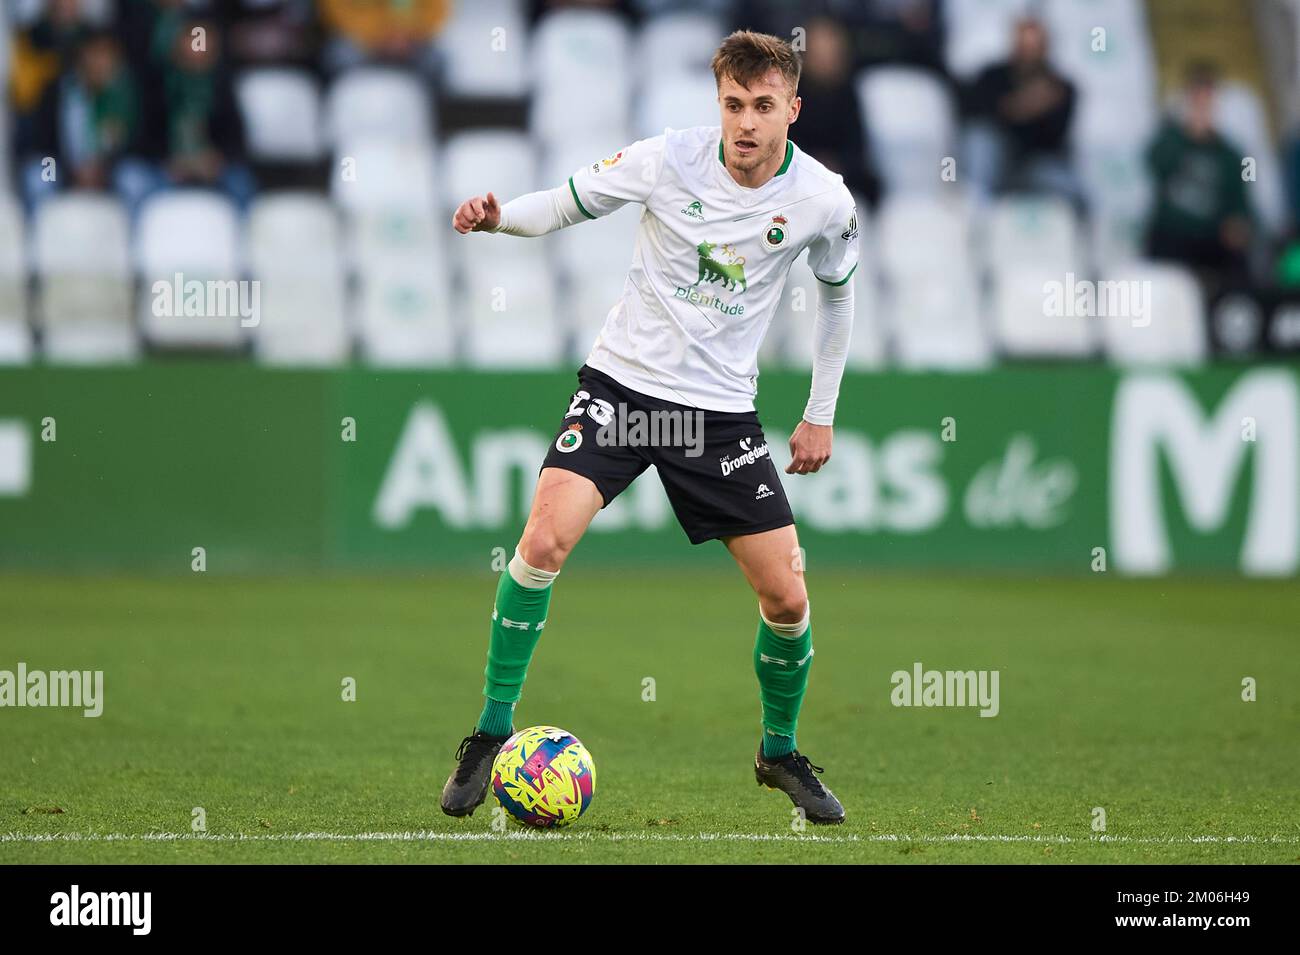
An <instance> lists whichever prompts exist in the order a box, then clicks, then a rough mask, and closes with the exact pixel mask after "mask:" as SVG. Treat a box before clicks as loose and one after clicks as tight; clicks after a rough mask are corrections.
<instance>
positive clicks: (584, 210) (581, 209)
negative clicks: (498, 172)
mask: <svg viewBox="0 0 1300 955" xmlns="http://www.w3.org/2000/svg"><path fill="white" fill-rule="evenodd" d="M569 192H571V193H573V201H574V202H576V203H577V204H578V211H579V212H581V213H582V214H583V215H584V216H586V217H587V218H588V219H594V218H596V217H595V216H593V215H592V214H591V213H590V212H588V211H587V208H586V206H584V205H583V204H582V200H581V199H579V198H578V190H577V189H575V188H574V186H573V177H572V176H570V177H569ZM855 268H856V266H855Z"/></svg>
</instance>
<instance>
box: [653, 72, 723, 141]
mask: <svg viewBox="0 0 1300 955" xmlns="http://www.w3.org/2000/svg"><path fill="white" fill-rule="evenodd" d="M719 122H720V113H719V108H718V87H717V83H716V81H715V80H714V79H713V74H712V73H677V74H669V75H668V76H665V77H662V78H659V79H657V80H656V81H655V82H654V83H651V84H648V85H647V86H646V87H645V89H644V90H642V92H641V95H640V97H639V98H638V107H637V110H636V115H635V133H636V138H637V139H648V138H649V137H651V136H658V135H659V134H660V133H662V132H663V131H664V130H665V129H666V128H668V127H672V128H674V129H687V128H689V127H691V126H717V125H718V123H719Z"/></svg>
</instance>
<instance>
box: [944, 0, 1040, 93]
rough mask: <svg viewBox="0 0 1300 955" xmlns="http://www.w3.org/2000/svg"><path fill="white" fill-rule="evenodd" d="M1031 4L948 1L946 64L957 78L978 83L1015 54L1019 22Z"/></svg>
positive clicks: (1009, 0) (1024, 1)
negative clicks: (985, 73) (1014, 36)
mask: <svg viewBox="0 0 1300 955" xmlns="http://www.w3.org/2000/svg"><path fill="white" fill-rule="evenodd" d="M1030 7H1031V0H947V2H946V3H945V4H944V7H943V13H944V26H945V30H944V36H945V42H946V48H945V50H944V62H945V63H946V64H947V66H948V69H949V71H950V72H951V73H952V74H953V76H955V77H957V78H959V79H961V80H971V79H974V78H975V77H976V76H977V75H979V73H980V72H981V71H982V70H984V69H985V68H986V67H989V66H992V65H993V64H994V63H999V62H1002V61H1004V60H1005V59H1006V58H1007V57H1008V56H1009V55H1010V54H1011V43H1012V31H1013V29H1014V27H1015V23H1016V20H1017V19H1019V18H1020V17H1022V16H1024V15H1025V13H1026V12H1027V11H1028V10H1029V9H1030Z"/></svg>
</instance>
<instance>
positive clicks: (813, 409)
mask: <svg viewBox="0 0 1300 955" xmlns="http://www.w3.org/2000/svg"><path fill="white" fill-rule="evenodd" d="M808 264H809V265H810V266H812V270H813V275H814V276H816V278H817V325H816V328H815V329H814V332H813V335H814V337H813V367H812V388H811V391H810V394H809V396H808V404H807V405H806V406H805V408H804V413H803V420H802V421H800V422H799V424H798V426H797V427H796V428H795V429H794V434H792V435H791V436H790V465H789V467H787V468H786V469H785V470H786V473H787V474H813V473H815V472H817V471H819V470H821V467H822V465H823V464H825V463H826V462H827V461H829V460H830V457H831V442H832V437H833V432H832V424H833V423H834V421H835V405H836V402H837V401H838V400H839V393H840V381H841V380H842V379H843V377H844V364H845V362H846V361H847V359H848V355H849V339H850V337H851V335H852V334H853V283H852V281H850V280H851V279H852V278H853V273H854V271H855V270H856V269H857V266H858V221H857V211H856V210H855V209H854V207H853V198H852V196H851V195H850V194H849V191H848V190H847V189H844V190H843V193H842V195H841V197H840V200H839V202H838V203H837V204H836V207H835V209H834V210H833V211H832V213H831V215H830V217H829V219H828V221H827V224H826V226H825V228H824V229H823V230H822V233H821V234H820V235H819V236H818V237H817V238H816V239H814V240H813V242H812V243H811V244H810V245H809V247H808Z"/></svg>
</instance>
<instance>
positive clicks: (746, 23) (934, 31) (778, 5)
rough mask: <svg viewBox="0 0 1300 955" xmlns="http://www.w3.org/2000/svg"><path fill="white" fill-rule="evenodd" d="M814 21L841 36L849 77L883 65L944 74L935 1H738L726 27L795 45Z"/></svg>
mask: <svg viewBox="0 0 1300 955" xmlns="http://www.w3.org/2000/svg"><path fill="white" fill-rule="evenodd" d="M818 17H823V18H826V19H829V20H831V21H832V22H834V23H837V24H838V25H839V27H840V29H841V30H843V31H844V32H845V34H846V39H847V41H848V46H849V54H850V57H851V58H852V61H853V71H854V72H857V70H859V69H861V68H862V67H866V66H881V65H885V64H904V65H909V66H921V67H927V68H930V69H934V70H937V71H939V72H941V73H942V72H944V65H943V47H944V44H943V31H942V22H941V18H940V16H939V2H938V0H809V2H803V3H794V2H791V0H740V2H739V3H737V5H736V12H735V16H734V17H733V18H732V25H733V26H734V27H735V28H736V29H744V30H758V31H761V32H763V33H771V34H773V35H775V36H783V37H791V38H792V39H797V34H795V33H794V32H793V31H795V30H796V29H802V28H805V27H807V25H808V23H809V21H810V20H812V19H815V18H818Z"/></svg>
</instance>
